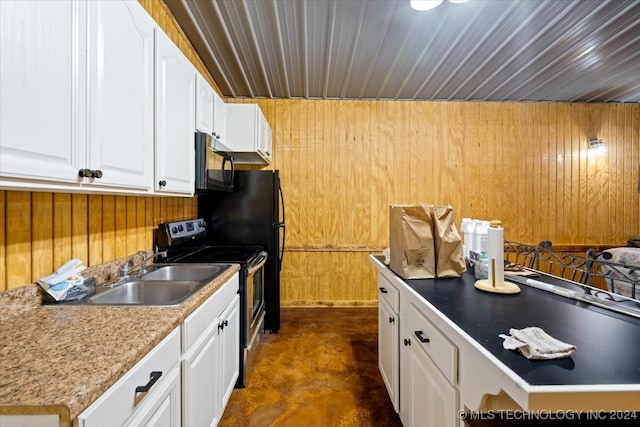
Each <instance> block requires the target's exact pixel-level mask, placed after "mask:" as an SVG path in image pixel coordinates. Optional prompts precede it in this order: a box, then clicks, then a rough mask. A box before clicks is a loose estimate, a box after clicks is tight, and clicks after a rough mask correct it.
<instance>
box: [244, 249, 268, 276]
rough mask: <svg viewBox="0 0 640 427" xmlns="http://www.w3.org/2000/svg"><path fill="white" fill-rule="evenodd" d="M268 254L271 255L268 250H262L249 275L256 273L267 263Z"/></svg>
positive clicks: (250, 268)
mask: <svg viewBox="0 0 640 427" xmlns="http://www.w3.org/2000/svg"><path fill="white" fill-rule="evenodd" d="M268 256H269V253H268V252H267V251H262V252H260V254H259V255H258V256H257V258H256V260H255V262H254V264H253V265H251V266H250V267H249V272H248V273H247V274H248V275H249V276H251V275H252V274H253V273H255V272H256V271H258V270H259V269H261V268H262V267H263V266H264V265H265V263H266V262H267V257H268Z"/></svg>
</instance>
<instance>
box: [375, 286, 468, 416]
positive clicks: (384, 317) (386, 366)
mask: <svg viewBox="0 0 640 427" xmlns="http://www.w3.org/2000/svg"><path fill="white" fill-rule="evenodd" d="M378 289H379V293H378V301H379V302H378V366H379V368H380V374H381V375H382V379H383V380H384V383H385V386H386V387H387V391H388V393H389V397H390V398H391V401H392V402H393V407H394V409H395V410H396V411H397V412H398V413H399V414H400V420H401V421H402V424H403V426H404V427H454V426H457V425H458V418H457V412H458V406H459V403H458V402H459V399H458V390H457V388H456V384H457V369H458V364H457V360H458V351H457V348H456V346H455V345H454V344H453V343H452V342H451V341H449V340H448V339H447V337H446V336H445V335H444V334H443V333H442V332H441V331H440V330H439V329H438V328H437V327H436V326H435V325H434V324H433V323H432V322H431V321H430V320H429V319H428V316H427V314H426V313H428V308H427V307H426V305H424V303H423V302H422V301H420V300H419V299H418V298H416V297H415V295H413V294H411V293H410V292H408V291H407V290H406V289H404V288H402V286H401V285H395V284H394V283H393V282H392V281H391V280H388V279H387V278H386V277H384V276H383V275H382V273H379V275H378Z"/></svg>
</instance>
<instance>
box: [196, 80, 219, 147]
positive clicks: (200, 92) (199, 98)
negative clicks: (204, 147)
mask: <svg viewBox="0 0 640 427" xmlns="http://www.w3.org/2000/svg"><path fill="white" fill-rule="evenodd" d="M196 76H197V77H196V130H197V131H199V132H204V133H208V134H209V135H211V134H212V133H213V109H214V102H215V101H214V95H215V91H214V90H213V88H212V87H211V85H210V84H209V82H207V81H206V80H205V78H204V77H202V75H201V74H200V73H196Z"/></svg>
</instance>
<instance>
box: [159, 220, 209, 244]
mask: <svg viewBox="0 0 640 427" xmlns="http://www.w3.org/2000/svg"><path fill="white" fill-rule="evenodd" d="M205 226H206V224H205V222H204V219H202V218H198V219H189V220H185V221H177V222H170V223H168V224H167V230H168V232H169V236H170V237H171V239H183V238H185V237H193V236H196V235H198V234H201V233H203V232H204V230H205Z"/></svg>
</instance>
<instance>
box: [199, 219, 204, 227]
mask: <svg viewBox="0 0 640 427" xmlns="http://www.w3.org/2000/svg"><path fill="white" fill-rule="evenodd" d="M198 227H200V228H204V220H200V222H199V223H198Z"/></svg>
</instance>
